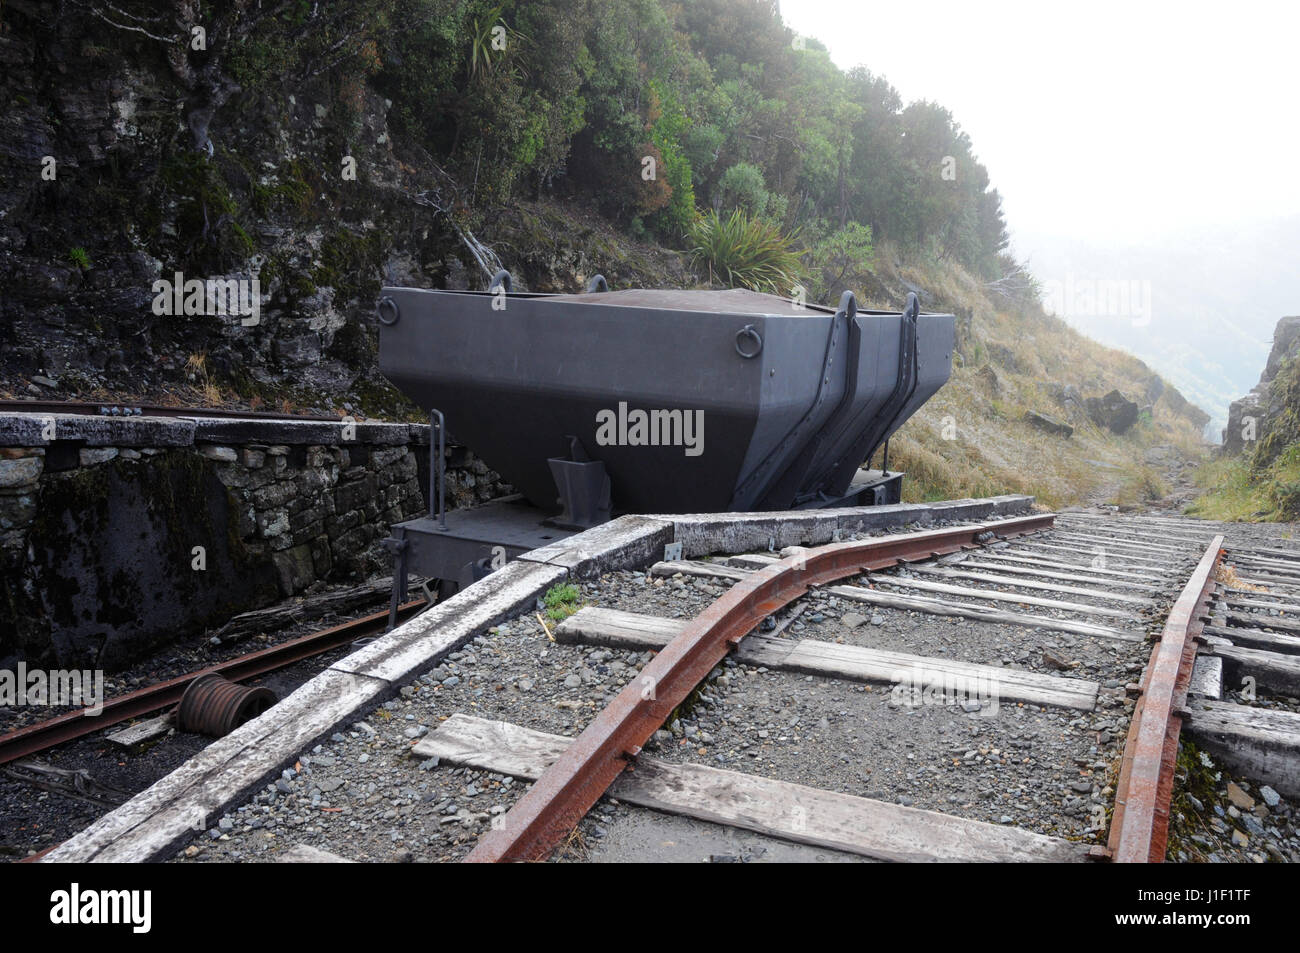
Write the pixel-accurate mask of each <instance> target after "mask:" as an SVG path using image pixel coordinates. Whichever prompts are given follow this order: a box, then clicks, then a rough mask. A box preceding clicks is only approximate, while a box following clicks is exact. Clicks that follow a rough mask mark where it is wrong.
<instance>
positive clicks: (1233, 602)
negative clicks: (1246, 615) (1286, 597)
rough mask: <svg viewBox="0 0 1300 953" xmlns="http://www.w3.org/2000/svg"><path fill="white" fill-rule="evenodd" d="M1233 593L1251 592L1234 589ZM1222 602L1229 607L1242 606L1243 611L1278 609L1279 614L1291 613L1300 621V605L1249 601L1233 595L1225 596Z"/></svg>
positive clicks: (1265, 600) (1256, 600) (1258, 600)
mask: <svg viewBox="0 0 1300 953" xmlns="http://www.w3.org/2000/svg"><path fill="white" fill-rule="evenodd" d="M1233 592H1249V590H1245V589H1234V590H1233ZM1221 601H1222V602H1226V603H1227V604H1228V605H1229V606H1240V607H1241V608H1243V609H1277V610H1278V611H1279V612H1289V613H1291V614H1292V615H1294V616H1295V617H1296V618H1298V619H1300V604H1295V603H1291V602H1271V601H1269V600H1267V599H1249V598H1244V597H1242V596H1233V595H1228V596H1225V597H1223V599H1222V600H1221Z"/></svg>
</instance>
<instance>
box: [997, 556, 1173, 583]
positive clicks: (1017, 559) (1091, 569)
mask: <svg viewBox="0 0 1300 953" xmlns="http://www.w3.org/2000/svg"><path fill="white" fill-rule="evenodd" d="M979 558H980V559H996V560H1006V561H1007V562H1013V563H1021V564H1024V565H1026V566H1046V567H1047V568H1048V569H1069V570H1072V571H1075V572H1084V573H1087V574H1089V575H1093V576H1104V577H1106V578H1108V579H1133V580H1137V581H1139V582H1147V581H1149V580H1151V579H1162V578H1165V576H1164V575H1162V574H1160V573H1154V572H1153V573H1138V572H1124V571H1123V570H1120V569H1098V568H1097V567H1095V566H1092V565H1088V564H1081V563H1067V562H1063V561H1061V560H1057V559H1040V558H1038V557H1036V556H1016V555H1007V554H1006V553H1005V552H1003V551H1001V550H989V551H988V552H980V554H979Z"/></svg>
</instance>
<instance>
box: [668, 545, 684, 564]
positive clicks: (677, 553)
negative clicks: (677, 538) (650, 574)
mask: <svg viewBox="0 0 1300 953" xmlns="http://www.w3.org/2000/svg"><path fill="white" fill-rule="evenodd" d="M681 558H682V544H681V543H665V544H664V562H666V563H671V562H676V561H677V560H679V559H681Z"/></svg>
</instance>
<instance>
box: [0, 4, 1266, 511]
mask: <svg viewBox="0 0 1300 953" xmlns="http://www.w3.org/2000/svg"><path fill="white" fill-rule="evenodd" d="M66 6H67V8H68V10H69V11H70V12H75V13H77V15H76V16H66V17H59V18H52V17H49V16H47V15H46V11H45V8H44V5H42V4H39V3H35V2H31V0H11V2H9V3H6V4H5V5H4V6H3V8H0V61H2V62H3V64H4V71H3V76H2V78H0V101H3V103H4V110H3V117H2V118H0V281H3V283H4V286H5V287H6V290H7V294H6V295H5V297H4V300H3V302H0V390H2V391H3V392H4V393H5V394H6V395H8V396H22V397H51V398H69V397H73V396H95V397H101V396H102V397H109V396H117V397H121V396H124V395H131V394H134V395H138V396H145V397H152V398H155V399H158V400H161V401H165V402H172V403H214V404H226V405H231V406H245V407H258V406H273V407H277V408H284V409H292V410H319V411H326V412H335V413H342V412H354V413H363V414H367V415H371V416H376V415H378V416H394V415H412V414H415V413H416V412H417V410H418V409H417V408H413V407H411V406H410V405H409V404H408V403H407V402H406V401H405V400H404V399H403V398H402V397H401V396H400V395H399V394H397V393H396V391H394V390H393V388H392V387H391V386H390V385H388V383H387V382H386V381H385V380H383V378H382V377H381V376H380V375H379V374H378V372H377V369H376V366H375V346H376V323H375V317H374V301H375V295H376V293H377V291H378V289H379V287H380V286H381V285H382V284H384V283H391V284H408V285H413V286H417V287H434V288H466V287H473V288H482V287H486V284H487V281H488V278H489V276H490V275H491V274H492V273H493V272H494V271H495V270H496V269H497V268H498V267H501V266H504V267H506V268H509V269H510V270H511V271H512V272H513V274H514V276H515V289H516V290H536V291H575V290H579V289H581V287H582V286H583V284H584V283H585V281H586V280H587V279H588V278H590V277H591V276H592V275H594V274H596V273H597V272H600V273H603V274H604V275H605V276H606V278H607V279H608V280H609V282H610V285H611V287H638V286H641V287H647V286H661V287H674V286H709V285H713V286H716V287H722V286H727V285H735V286H746V287H752V288H756V289H759V290H765V291H772V292H775V293H778V294H783V295H784V294H797V293H800V292H799V289H802V293H804V294H806V295H807V296H808V297H809V298H811V299H814V300H817V301H820V302H831V301H835V300H837V299H838V296H839V294H840V292H841V291H842V290H844V289H846V288H849V289H853V290H854V291H855V292H857V293H858V295H859V298H860V300H861V301H862V302H863V304H864V305H877V306H886V307H891V308H895V307H901V305H902V304H903V302H904V301H905V299H906V295H907V294H908V292H909V291H915V292H917V293H918V294H919V295H920V297H921V299H922V303H923V306H924V307H925V308H927V309H930V310H937V309H944V310H951V311H953V313H955V314H956V315H957V316H958V323H959V328H960V330H959V350H958V354H957V355H956V357H955V362H956V364H957V366H956V368H955V371H954V380H953V383H952V384H951V385H950V386H949V387H948V388H947V389H945V390H944V391H943V392H941V394H940V395H939V397H937V398H936V399H935V400H934V401H932V402H931V404H930V405H929V406H928V407H927V408H926V409H925V411H924V413H923V414H922V415H920V416H919V417H918V418H917V419H916V420H914V421H913V422H911V423H910V424H908V426H907V428H906V429H905V430H904V431H903V433H902V434H900V436H899V438H898V439H897V440H896V441H895V446H894V452H895V456H894V458H893V459H892V461H891V466H894V467H895V468H897V467H899V466H903V467H906V468H908V469H910V470H912V471H913V472H914V477H915V479H914V482H913V485H912V488H910V489H909V493H914V494H920V495H927V496H930V495H934V494H936V493H947V494H948V495H954V494H964V493H974V492H981V493H985V492H1000V491H1002V490H1007V489H1025V490H1028V491H1030V492H1038V493H1041V494H1042V495H1043V497H1044V499H1045V500H1047V501H1049V502H1052V503H1061V502H1069V501H1072V500H1074V499H1098V500H1104V501H1116V502H1124V501H1126V500H1130V501H1131V500H1136V499H1139V498H1153V497H1159V496H1161V495H1163V493H1164V492H1165V491H1166V489H1168V488H1167V487H1165V486H1164V485H1163V484H1162V482H1161V479H1162V478H1161V476H1160V473H1159V472H1157V471H1160V470H1161V468H1162V467H1163V465H1164V464H1163V461H1164V460H1165V459H1166V458H1169V457H1170V456H1171V455H1172V456H1174V457H1181V456H1182V455H1185V454H1186V453H1194V452H1195V444H1196V433H1197V431H1198V430H1199V429H1200V427H1201V426H1202V425H1203V423H1204V415H1203V414H1201V413H1200V412H1199V411H1197V410H1196V408H1194V407H1191V406H1190V405H1188V404H1187V402H1186V401H1185V400H1184V399H1183V398H1182V396H1181V395H1180V394H1179V393H1178V392H1177V391H1176V390H1175V389H1174V388H1173V387H1171V386H1169V385H1168V384H1167V383H1166V382H1165V381H1163V380H1161V379H1160V378H1159V377H1158V376H1157V375H1156V374H1155V373H1153V372H1152V371H1151V370H1150V369H1149V368H1147V367H1146V366H1144V365H1143V364H1142V363H1141V362H1139V361H1136V360H1134V359H1132V358H1129V357H1127V356H1124V355H1121V354H1118V353H1116V352H1114V351H1109V350H1107V349H1105V348H1103V347H1100V346H1098V345H1096V344H1094V343H1093V342H1092V341H1089V340H1088V339H1086V338H1084V337H1083V336H1081V335H1079V334H1077V333H1075V332H1073V331H1070V330H1069V329H1068V328H1067V327H1065V326H1064V325H1063V324H1062V323H1061V322H1059V321H1056V320H1054V319H1050V318H1048V317H1047V316H1045V315H1044V313H1043V311H1042V308H1041V307H1040V305H1039V303H1038V301H1037V300H1036V298H1035V288H1034V284H1033V282H1032V281H1031V280H1029V278H1028V276H1027V274H1026V273H1025V272H1024V271H1023V270H1022V268H1021V267H1020V265H1018V264H1017V262H1016V261H1015V260H1014V259H1013V258H1012V256H1011V255H1010V254H1009V253H1008V250H1007V246H1008V232H1007V227H1006V223H1005V222H1004V220H1003V215H1002V211H1001V200H1000V197H999V195H998V192H997V191H996V189H993V188H992V187H991V186H990V174H989V171H988V170H987V169H985V168H984V166H983V165H982V164H981V163H980V162H979V161H978V160H977V159H976V158H975V149H974V146H973V144H972V142H971V141H970V138H969V137H968V136H967V135H966V134H965V132H963V131H962V129H961V127H960V126H959V125H958V123H957V121H956V120H955V118H954V117H953V116H952V115H951V114H950V113H949V112H948V111H947V110H946V109H944V108H943V106H942V105H940V104H936V103H929V102H914V103H904V102H903V101H902V99H901V97H900V96H899V95H898V93H897V91H896V90H894V89H893V87H892V86H890V84H889V82H888V80H887V79H886V78H885V77H881V76H877V75H874V74H872V73H871V72H869V71H868V70H866V69H861V68H859V69H855V70H852V71H850V72H844V71H842V70H840V69H838V68H837V67H836V66H835V65H834V64H833V63H832V62H831V60H830V58H829V57H828V56H827V54H826V52H825V49H824V48H823V47H822V46H821V45H820V44H819V43H817V42H816V41H815V40H802V39H800V38H796V37H795V36H794V34H793V33H792V31H790V30H789V29H787V28H786V27H785V26H784V25H783V23H782V21H781V19H780V15H779V12H778V6H777V4H776V3H774V2H755V0H697V2H692V3H688V4H677V3H669V2H666V0H639V2H636V3H613V2H609V0H540V2H526V3H525V2H516V3H509V2H506V3H499V4H493V3H489V2H486V0H473V2H466V0H359V2H356V3H350V4H346V5H345V4H334V5H307V4H282V5H278V6H271V5H249V4H245V3H238V2H233V0H226V2H216V3H212V4H205V5H204V7H203V11H202V12H203V19H204V24H203V42H202V44H196V42H195V41H194V40H193V39H192V37H193V36H194V32H193V31H194V24H192V23H191V22H190V19H191V18H192V17H193V15H194V10H193V8H192V5H191V4H189V3H187V2H182V0H176V2H172V3H161V4H160V3H146V2H143V0H123V2H122V3H120V4H114V5H111V6H109V5H104V4H100V3H94V2H89V0H84V2H69V3H68V4H66ZM187 37H190V38H191V39H190V40H189V41H188V42H187V41H186V38H187ZM1131 270H1132V269H1126V270H1125V271H1124V272H1122V274H1128V273H1129V271H1131ZM176 273H182V274H183V275H186V276H197V277H208V278H211V277H249V278H252V277H256V278H257V279H258V280H259V282H260V288H261V295H262V297H263V299H264V302H263V304H262V308H261V314H260V320H259V321H258V322H257V323H256V324H255V325H252V326H249V325H246V324H244V323H242V322H241V321H240V319H239V316H237V315H212V314H202V313H200V314H183V313H182V314H160V313H159V312H158V309H157V308H156V307H153V306H151V305H152V304H153V303H154V294H153V292H152V288H153V285H154V282H155V281H156V280H158V279H159V278H160V276H162V277H167V278H170V277H171V276H172V275H174V274H176ZM1162 284H1163V283H1162ZM1166 306H1168V307H1170V308H1171V309H1172V308H1174V307H1175V304H1174V303H1167V302H1166V301H1165V299H1158V304H1157V308H1160V309H1163V308H1164V307H1166ZM1161 313H1163V312H1161ZM1234 333H1235V332H1234ZM1243 335H1245V332H1243ZM1097 336H1099V337H1100V336H1102V335H1101V333H1100V331H1099V332H1097ZM1245 336H1248V335H1245ZM1244 340H1245V337H1243V341H1244ZM1241 349H1242V352H1243V354H1246V353H1247V352H1248V351H1249V348H1248V347H1247V345H1246V344H1245V343H1243V344H1242V345H1241ZM1213 352H1214V353H1220V354H1225V355H1227V357H1226V358H1225V359H1226V360H1228V361H1231V362H1234V366H1235V363H1236V362H1237V361H1238V358H1237V357H1235V356H1234V355H1235V352H1234V351H1233V350H1232V349H1231V348H1229V347H1227V346H1224V347H1217V348H1215V349H1213ZM1244 359H1245V358H1242V359H1241V360H1244ZM1168 373H1170V375H1171V379H1172V378H1173V371H1172V370H1171V371H1169V372H1168ZM1192 383H1193V384H1196V380H1195V379H1193V380H1192ZM1112 391H1118V392H1119V396H1118V398H1117V399H1118V400H1120V401H1122V402H1123V403H1124V405H1125V406H1126V407H1128V405H1132V406H1131V407H1129V410H1131V411H1132V413H1131V414H1130V415H1129V417H1130V419H1129V420H1128V421H1127V422H1126V423H1125V425H1124V426H1123V427H1122V428H1120V429H1118V430H1115V429H1112V428H1110V427H1109V426H1107V425H1105V424H1104V423H1098V420H1097V417H1096V414H1095V413H1093V412H1090V411H1089V409H1088V407H1089V405H1088V401H1089V399H1092V400H1094V401H1101V400H1102V399H1103V398H1106V396H1107V395H1108V394H1110V393H1111V392H1112ZM1213 406H1216V407H1217V406H1219V404H1218V403H1215V404H1214V405H1213ZM1028 412H1033V413H1035V414H1040V415H1045V416H1046V417H1047V418H1053V419H1055V420H1056V421H1057V423H1059V424H1064V425H1067V426H1068V427H1069V428H1072V429H1073V434H1072V435H1071V436H1065V435H1064V430H1063V429H1061V428H1058V432H1055V433H1053V432H1047V431H1044V430H1042V429H1038V428H1037V427H1036V426H1035V425H1032V424H1030V423H1026V422H1025V415H1026V413H1028ZM947 418H952V421H951V425H950V424H949V423H947V422H946V420H947ZM1035 419H1037V418H1035ZM453 426H454V425H453ZM1039 426H1042V422H1041V420H1040V423H1039ZM1047 426H1049V427H1052V426H1055V424H1050V423H1049V424H1047ZM936 434H937V435H936ZM1171 447H1172V448H1175V449H1173V450H1170V449H1166V448H1171ZM1152 454H1154V456H1152ZM1157 458H1158V459H1157ZM1153 461H1154V462H1153ZM1175 469H1176V467H1175Z"/></svg>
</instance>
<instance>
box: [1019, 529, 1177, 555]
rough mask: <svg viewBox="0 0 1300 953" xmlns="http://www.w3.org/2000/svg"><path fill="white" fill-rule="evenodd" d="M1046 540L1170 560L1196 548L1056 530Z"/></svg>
mask: <svg viewBox="0 0 1300 953" xmlns="http://www.w3.org/2000/svg"><path fill="white" fill-rule="evenodd" d="M1044 542H1050V543H1053V544H1061V543H1066V544H1071V545H1075V546H1078V547H1082V546H1091V547H1094V548H1097V549H1107V550H1110V551H1112V552H1116V553H1125V554H1127V555H1132V556H1143V557H1146V558H1161V559H1164V560H1166V561H1168V562H1176V561H1180V560H1184V559H1186V558H1187V557H1188V556H1189V555H1191V554H1192V553H1194V552H1195V550H1194V549H1193V548H1192V547H1190V546H1188V547H1181V546H1162V545H1159V544H1156V543H1150V542H1145V541H1144V542H1140V543H1139V542H1129V541H1128V540H1123V539H1112V538H1110V537H1107V536H1087V535H1083V534H1079V533H1069V532H1055V533H1052V535H1051V536H1049V537H1047V539H1046V540H1044Z"/></svg>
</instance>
